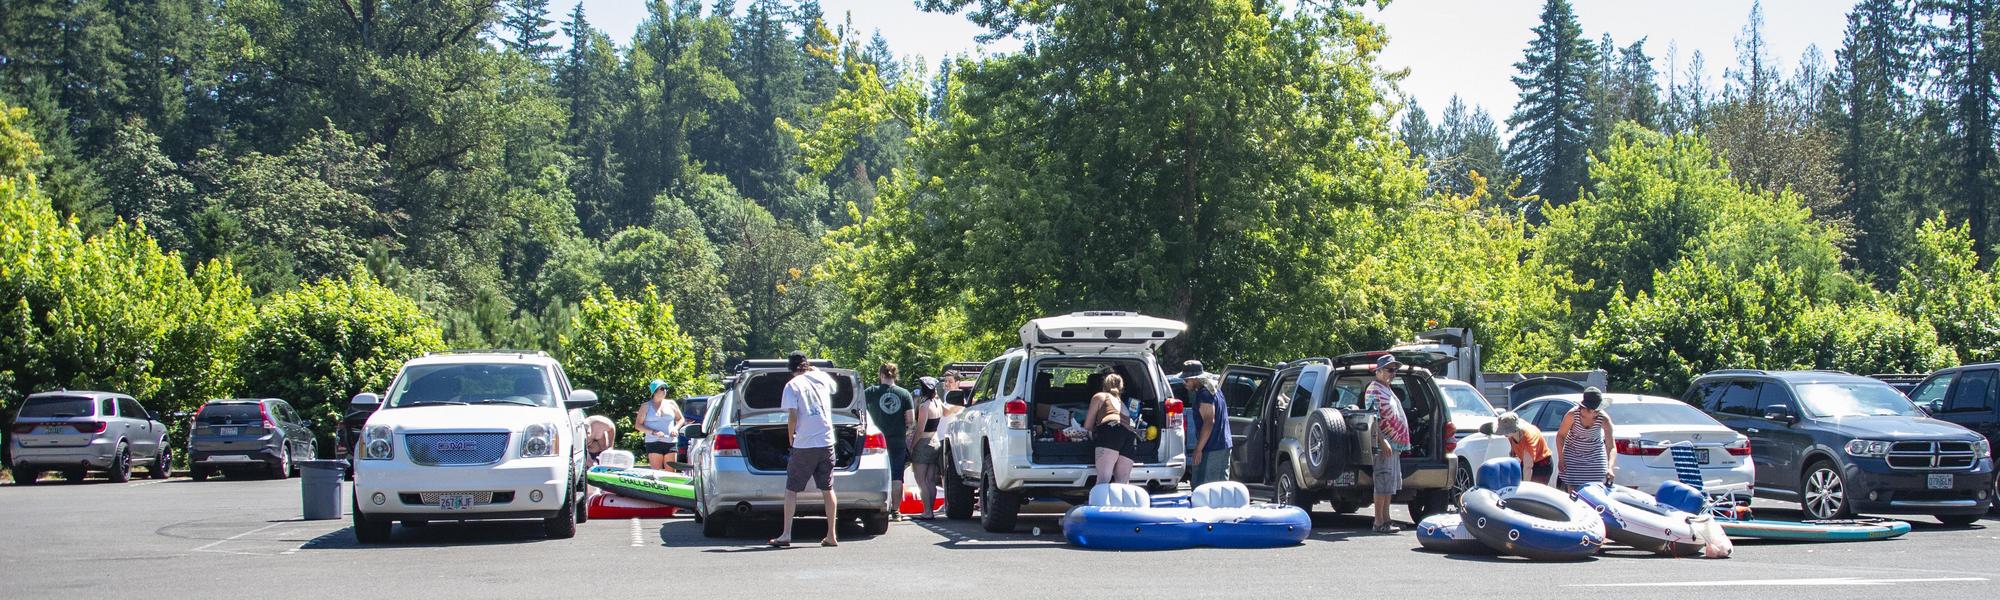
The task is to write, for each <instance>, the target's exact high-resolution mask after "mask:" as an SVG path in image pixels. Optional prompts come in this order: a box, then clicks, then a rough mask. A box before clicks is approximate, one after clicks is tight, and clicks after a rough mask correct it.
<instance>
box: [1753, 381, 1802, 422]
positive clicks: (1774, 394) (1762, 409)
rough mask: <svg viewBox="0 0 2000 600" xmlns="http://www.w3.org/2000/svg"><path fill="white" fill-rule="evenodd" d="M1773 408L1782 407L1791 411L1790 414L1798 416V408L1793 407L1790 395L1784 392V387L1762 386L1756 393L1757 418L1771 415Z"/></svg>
mask: <svg viewBox="0 0 2000 600" xmlns="http://www.w3.org/2000/svg"><path fill="white" fill-rule="evenodd" d="M1773 406H1784V407H1787V408H1790V409H1792V414H1795V415H1796V414H1799V407H1798V406H1795V405H1794V403H1793V402H1792V395H1791V393H1789V392H1786V391H1785V386H1782V385H1776V384H1764V386H1763V387H1762V389H1759V390H1758V391H1757V416H1759V417H1761V416H1764V415H1768V414H1771V407H1773Z"/></svg>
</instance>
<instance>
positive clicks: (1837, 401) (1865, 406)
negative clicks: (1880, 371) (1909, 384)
mask: <svg viewBox="0 0 2000 600" xmlns="http://www.w3.org/2000/svg"><path fill="white" fill-rule="evenodd" d="M1794 389H1795V390H1797V391H1798V394H1799V399H1800V402H1801V403H1803V404H1805V405H1806V411H1807V412H1810V413H1812V414H1813V415H1815V416H1821V417H1921V416H1923V414H1922V413H1919V412H1917V405H1915V404H1911V403H1910V399H1909V398H1906V397H1904V396H1903V395H1902V394H1901V393H1898V392H1897V391H1896V388H1892V387H1889V386H1888V385H1887V384H1881V383H1875V384H1869V383H1807V384H1801V385H1799V386H1797V387H1795V388H1794Z"/></svg>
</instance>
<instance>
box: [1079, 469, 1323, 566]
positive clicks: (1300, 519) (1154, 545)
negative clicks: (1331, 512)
mask: <svg viewBox="0 0 2000 600" xmlns="http://www.w3.org/2000/svg"><path fill="white" fill-rule="evenodd" d="M1177 495H1178V494H1176V496H1177ZM1163 499H1164V500H1167V501H1166V502H1165V504H1167V505H1166V506H1159V505H1156V504H1155V503H1154V500H1153V498H1152V496H1151V495H1150V494H1147V493H1146V490H1145V489H1144V488H1140V487H1138V486H1134V485H1126V484H1122V483H1112V484H1103V485H1098V486H1097V487H1094V488H1091V490H1090V504H1088V505H1084V506H1078V507H1076V508H1072V509H1070V511H1069V512H1068V513H1067V514H1064V515H1063V519H1062V526H1063V538H1064V539H1067V540H1069V543H1071V544H1076V545H1078V546H1083V547H1085V548H1096V549H1100V550H1172V549H1178V548H1193V547H1196V546H1211V547H1216V548H1272V547H1277V546H1290V545H1294V544H1298V543H1299V542H1303V541H1305V539H1306V536H1307V535H1309V534H1311V533H1312V518H1311V517H1309V516H1308V515H1307V514H1306V511H1304V510H1300V509H1299V508H1298V507H1296V506H1287V505H1278V504H1264V503H1255V504H1252V503H1251V502H1250V490H1249V489H1248V488H1245V487H1243V484H1241V483H1237V482H1233V481H1221V482H1216V483H1210V484H1206V485H1203V486H1201V487H1200V488H1197V489H1195V491H1194V492H1193V493H1191V494H1187V495H1186V501H1187V504H1186V505H1185V506H1180V505H1178V504H1179V502H1180V501H1179V500H1178V499H1166V498H1163Z"/></svg>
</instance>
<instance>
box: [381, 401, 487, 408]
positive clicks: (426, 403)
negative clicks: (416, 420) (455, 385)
mask: <svg viewBox="0 0 2000 600" xmlns="http://www.w3.org/2000/svg"><path fill="white" fill-rule="evenodd" d="M469 404H471V403H469V402H459V401H457V400H418V401H416V402H405V403H402V404H398V405H396V408H409V407H412V406H467V405H469Z"/></svg>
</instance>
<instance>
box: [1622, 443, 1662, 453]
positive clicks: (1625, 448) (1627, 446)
mask: <svg viewBox="0 0 2000 600" xmlns="http://www.w3.org/2000/svg"><path fill="white" fill-rule="evenodd" d="M1617 448H1618V453H1619V454H1625V455H1629V456H1659V455H1661V454H1664V453H1666V451H1667V449H1666V448H1663V447H1660V446H1650V445H1647V444H1646V442H1645V440H1618V441H1617Z"/></svg>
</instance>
